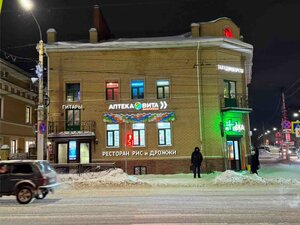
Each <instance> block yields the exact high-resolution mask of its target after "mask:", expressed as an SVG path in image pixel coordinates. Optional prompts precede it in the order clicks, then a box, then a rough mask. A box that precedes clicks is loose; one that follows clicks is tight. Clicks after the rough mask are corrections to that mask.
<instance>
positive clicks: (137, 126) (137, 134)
mask: <svg viewBox="0 0 300 225" xmlns="http://www.w3.org/2000/svg"><path fill="white" fill-rule="evenodd" d="M132 134H133V146H145V124H144V123H134V124H132Z"/></svg>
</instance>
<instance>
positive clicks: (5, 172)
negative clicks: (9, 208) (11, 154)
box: [0, 160, 59, 204]
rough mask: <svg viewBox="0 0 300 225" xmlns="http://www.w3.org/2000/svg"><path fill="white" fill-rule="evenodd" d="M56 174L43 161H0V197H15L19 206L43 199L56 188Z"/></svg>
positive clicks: (47, 163) (46, 162)
mask: <svg viewBox="0 0 300 225" xmlns="http://www.w3.org/2000/svg"><path fill="white" fill-rule="evenodd" d="M58 185H59V183H58V182H57V176H56V172H55V170H54V169H53V167H52V166H51V165H50V164H49V162H48V161H44V160H7V161H0V197H1V196H2V195H15V196H16V198H17V201H18V202H19V203H21V204H27V203H30V202H31V201H33V199H34V198H37V199H43V198H45V197H46V195H47V194H48V193H49V191H51V192H52V191H53V188H54V187H56V186H58Z"/></svg>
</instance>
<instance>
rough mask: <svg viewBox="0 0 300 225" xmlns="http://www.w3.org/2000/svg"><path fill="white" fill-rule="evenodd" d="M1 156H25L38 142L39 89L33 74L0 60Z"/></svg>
mask: <svg viewBox="0 0 300 225" xmlns="http://www.w3.org/2000/svg"><path fill="white" fill-rule="evenodd" d="M0 76H1V77H0V148H1V150H0V156H1V159H2V160H4V159H8V158H14V157H17V158H25V157H27V154H26V153H28V152H29V148H30V146H33V145H35V141H36V138H35V127H34V125H35V121H36V113H35V108H36V105H35V99H36V96H37V95H36V92H34V88H35V87H34V86H33V84H32V82H31V80H30V78H29V74H27V73H26V72H25V71H23V70H21V69H20V68H18V67H16V66H14V65H12V64H10V63H9V62H7V61H5V60H2V59H0Z"/></svg>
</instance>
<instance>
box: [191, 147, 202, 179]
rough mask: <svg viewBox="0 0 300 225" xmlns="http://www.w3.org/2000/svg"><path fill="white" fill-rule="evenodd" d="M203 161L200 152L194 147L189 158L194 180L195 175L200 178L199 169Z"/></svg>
mask: <svg viewBox="0 0 300 225" xmlns="http://www.w3.org/2000/svg"><path fill="white" fill-rule="evenodd" d="M202 161H203V156H202V153H201V152H200V148H199V147H195V149H194V151H193V153H192V156H191V163H192V166H193V172H194V178H196V174H198V178H200V177H201V176H200V167H201V163H202Z"/></svg>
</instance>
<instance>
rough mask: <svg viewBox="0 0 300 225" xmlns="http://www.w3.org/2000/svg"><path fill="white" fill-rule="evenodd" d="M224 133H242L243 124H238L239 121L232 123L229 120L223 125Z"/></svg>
mask: <svg viewBox="0 0 300 225" xmlns="http://www.w3.org/2000/svg"><path fill="white" fill-rule="evenodd" d="M224 129H225V132H238V133H240V132H243V131H245V126H244V124H241V123H239V121H234V120H232V119H229V120H227V121H226V122H225V125H224Z"/></svg>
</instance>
